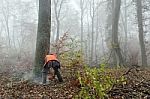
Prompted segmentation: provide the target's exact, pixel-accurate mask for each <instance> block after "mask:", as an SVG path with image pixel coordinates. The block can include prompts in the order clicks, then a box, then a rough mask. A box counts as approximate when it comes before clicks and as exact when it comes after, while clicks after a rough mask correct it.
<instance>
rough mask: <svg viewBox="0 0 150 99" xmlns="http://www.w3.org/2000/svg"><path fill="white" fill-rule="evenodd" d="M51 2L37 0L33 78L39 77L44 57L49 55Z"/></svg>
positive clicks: (49, 0)
mask: <svg viewBox="0 0 150 99" xmlns="http://www.w3.org/2000/svg"><path fill="white" fill-rule="evenodd" d="M50 16H51V0H39V16H38V17H39V18H38V32H37V41H36V52H35V60H34V71H33V72H34V76H35V77H36V78H39V77H41V71H42V66H43V64H44V58H45V55H46V54H48V53H49V46H50V27H51V25H50V22H51V18H50Z"/></svg>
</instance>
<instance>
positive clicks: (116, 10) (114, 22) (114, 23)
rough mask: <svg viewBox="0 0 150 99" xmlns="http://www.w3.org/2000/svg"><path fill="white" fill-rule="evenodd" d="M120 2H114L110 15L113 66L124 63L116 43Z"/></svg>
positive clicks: (115, 0) (116, 0) (117, 0)
mask: <svg viewBox="0 0 150 99" xmlns="http://www.w3.org/2000/svg"><path fill="white" fill-rule="evenodd" d="M120 6H121V0H114V7H113V13H112V49H113V53H114V56H113V58H114V62H115V63H114V65H117V66H123V65H124V61H123V57H122V55H121V49H120V45H119V41H118V24H119V16H120Z"/></svg>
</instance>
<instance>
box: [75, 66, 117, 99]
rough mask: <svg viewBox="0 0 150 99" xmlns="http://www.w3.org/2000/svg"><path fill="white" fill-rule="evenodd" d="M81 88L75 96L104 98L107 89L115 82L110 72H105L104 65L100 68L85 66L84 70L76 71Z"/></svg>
mask: <svg viewBox="0 0 150 99" xmlns="http://www.w3.org/2000/svg"><path fill="white" fill-rule="evenodd" d="M78 79H79V82H80V84H81V90H80V92H79V94H78V95H77V96H76V97H75V98H80V99H82V98H83V99H104V98H105V97H107V94H106V93H107V92H108V90H110V89H111V87H112V86H113V84H114V83H115V79H114V78H113V77H112V75H111V74H109V73H106V72H105V65H104V64H101V66H100V68H90V67H87V66H86V67H85V69H84V71H83V72H82V73H81V72H78Z"/></svg>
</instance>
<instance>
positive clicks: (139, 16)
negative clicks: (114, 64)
mask: <svg viewBox="0 0 150 99" xmlns="http://www.w3.org/2000/svg"><path fill="white" fill-rule="evenodd" d="M136 6H137V19H138V31H139V41H140V47H141V57H142V66H144V67H147V56H146V51H145V44H144V32H143V20H142V1H141V0H136Z"/></svg>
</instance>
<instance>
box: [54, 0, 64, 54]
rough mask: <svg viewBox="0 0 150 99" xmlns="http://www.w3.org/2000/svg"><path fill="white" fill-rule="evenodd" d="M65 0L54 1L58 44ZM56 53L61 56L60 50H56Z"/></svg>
mask: <svg viewBox="0 0 150 99" xmlns="http://www.w3.org/2000/svg"><path fill="white" fill-rule="evenodd" d="M64 1H65V0H60V1H59V0H54V13H55V19H56V25H57V26H56V33H57V34H56V43H57V42H58V40H59V35H60V14H61V10H62V6H63V3H64ZM56 53H57V54H58V55H59V49H56Z"/></svg>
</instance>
